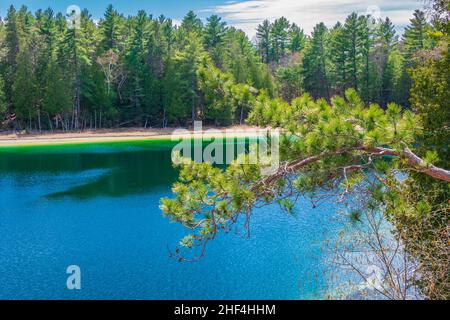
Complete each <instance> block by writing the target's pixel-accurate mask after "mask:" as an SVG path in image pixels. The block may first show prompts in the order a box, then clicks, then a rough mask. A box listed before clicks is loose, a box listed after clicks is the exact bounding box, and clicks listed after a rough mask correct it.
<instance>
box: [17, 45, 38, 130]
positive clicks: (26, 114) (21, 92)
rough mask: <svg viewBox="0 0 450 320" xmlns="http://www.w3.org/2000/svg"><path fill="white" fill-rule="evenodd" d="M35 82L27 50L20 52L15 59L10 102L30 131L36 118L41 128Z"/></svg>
mask: <svg viewBox="0 0 450 320" xmlns="http://www.w3.org/2000/svg"><path fill="white" fill-rule="evenodd" d="M37 89H38V87H37V81H36V78H35V74H34V70H33V65H32V63H31V57H30V53H29V51H28V50H25V49H24V50H22V51H20V52H19V55H18V57H17V70H16V73H15V75H14V84H13V86H12V100H13V102H14V111H15V113H16V114H17V116H18V117H19V119H22V123H25V121H24V120H25V119H28V125H29V128H30V130H32V122H33V121H34V120H35V119H36V117H37V118H38V125H37V127H38V129H40V128H41V122H40V110H39V109H38V108H37V103H38V101H37V97H38V93H37Z"/></svg>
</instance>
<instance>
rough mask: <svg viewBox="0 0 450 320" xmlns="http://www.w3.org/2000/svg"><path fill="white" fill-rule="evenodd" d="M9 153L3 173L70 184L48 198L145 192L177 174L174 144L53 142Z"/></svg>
mask: <svg viewBox="0 0 450 320" xmlns="http://www.w3.org/2000/svg"><path fill="white" fill-rule="evenodd" d="M93 150H95V152H93ZM7 154H8V157H1V156H0V174H1V173H8V174H13V175H17V177H18V181H20V177H23V178H25V179H26V177H29V176H30V174H32V175H42V176H44V177H47V178H50V179H52V180H60V182H62V184H63V185H65V187H63V188H62V189H63V190H60V191H57V192H51V193H49V194H46V195H45V198H46V199H48V200H57V199H61V198H64V197H69V198H73V199H80V200H82V199H91V198H95V197H125V196H129V195H137V194H144V193H147V192H151V191H152V190H153V189H155V188H158V187H161V186H165V185H167V184H170V183H172V182H173V181H175V180H176V178H177V175H178V174H177V170H175V169H174V168H173V166H172V162H171V144H170V142H167V143H166V144H156V145H155V144H152V143H150V144H145V143H140V144H133V143H132V144H131V145H129V146H127V147H125V148H124V145H123V144H101V145H91V146H75V147H72V148H70V149H68V148H67V146H59V147H55V146H54V147H46V148H43V149H31V148H28V149H23V150H20V149H15V150H14V151H13V152H7ZM156 164H157V165H156ZM43 182H45V180H44V181H43Z"/></svg>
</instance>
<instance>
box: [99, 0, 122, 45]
mask: <svg viewBox="0 0 450 320" xmlns="http://www.w3.org/2000/svg"><path fill="white" fill-rule="evenodd" d="M100 30H101V34H102V41H101V45H100V46H101V50H102V51H103V52H106V51H108V50H115V51H117V50H118V48H117V46H118V45H119V42H120V34H121V21H120V16H119V13H118V12H117V11H116V10H115V9H114V7H113V6H112V5H109V6H108V8H107V9H106V12H105V15H104V17H103V19H102V20H101V22H100Z"/></svg>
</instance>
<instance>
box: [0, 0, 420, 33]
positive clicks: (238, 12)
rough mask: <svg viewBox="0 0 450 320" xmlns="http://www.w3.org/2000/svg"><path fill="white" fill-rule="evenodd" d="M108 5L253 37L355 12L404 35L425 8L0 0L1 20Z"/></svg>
mask: <svg viewBox="0 0 450 320" xmlns="http://www.w3.org/2000/svg"><path fill="white" fill-rule="evenodd" d="M109 3H112V4H113V5H114V7H115V8H116V9H117V10H118V11H120V12H122V13H125V14H134V13H136V12H137V11H138V10H139V9H144V10H146V11H147V12H148V13H152V14H153V15H155V16H158V15H160V14H164V15H165V16H167V17H170V18H172V19H174V20H175V21H179V20H181V19H182V17H183V16H184V14H185V13H186V12H187V11H189V10H190V9H192V10H194V11H195V12H196V13H197V14H198V15H199V16H200V17H202V18H205V17H207V16H209V15H211V14H218V15H220V16H222V17H223V18H224V19H225V21H227V22H228V23H229V24H231V25H234V26H236V27H238V28H240V29H242V30H244V31H245V32H247V34H249V36H253V35H254V33H255V32H254V29H255V27H256V26H257V25H258V24H259V23H261V21H262V20H264V19H269V20H274V19H275V18H278V17H280V16H285V17H286V18H288V19H289V20H290V21H293V22H295V23H297V24H298V25H299V26H301V27H302V28H303V29H304V30H305V31H306V32H308V33H309V32H311V30H312V28H313V27H314V25H315V24H316V23H317V22H320V21H323V22H325V23H326V24H327V25H328V26H332V25H333V24H334V23H335V22H336V21H338V20H340V21H343V20H344V19H345V17H346V16H347V15H348V14H349V13H351V12H353V11H355V12H358V13H366V12H371V13H374V14H376V15H379V16H380V17H381V18H383V17H386V16H389V17H390V18H391V19H392V21H393V22H394V23H395V24H396V26H397V30H398V31H400V32H401V31H402V30H403V28H404V27H405V25H407V24H408V21H409V19H410V18H411V16H412V13H413V11H414V9H418V8H421V7H422V3H423V2H422V1H421V0H1V2H0V16H5V14H6V10H7V8H8V6H9V5H10V4H13V5H14V6H16V7H20V6H21V5H26V6H27V7H28V8H29V9H30V10H32V11H35V10H36V9H38V8H47V7H49V6H50V7H52V8H53V9H54V10H55V11H62V12H65V11H66V8H67V7H68V6H69V5H72V4H75V5H78V6H79V7H81V8H87V9H89V11H90V12H91V13H92V15H93V17H94V18H95V19H98V18H101V16H102V15H103V12H104V11H105V8H106V7H107V5H108V4H109Z"/></svg>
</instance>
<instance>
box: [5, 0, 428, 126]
mask: <svg viewBox="0 0 450 320" xmlns="http://www.w3.org/2000/svg"><path fill="white" fill-rule="evenodd" d="M371 19H372V18H369V17H365V16H359V15H358V14H356V13H353V14H351V15H350V16H349V17H348V18H347V19H346V21H345V23H344V24H341V23H337V24H336V25H335V27H334V28H332V29H330V30H328V29H327V28H326V27H325V25H324V24H323V23H319V24H317V25H316V27H315V28H314V31H313V32H312V34H311V35H310V36H306V35H305V34H304V32H303V30H302V29H301V27H300V26H298V25H296V24H293V23H290V22H289V21H288V20H287V19H286V18H284V17H281V18H279V19H276V20H275V21H273V22H272V23H271V22H270V21H268V20H265V21H264V22H263V23H262V24H261V25H259V26H258V28H257V33H256V43H255V44H253V43H252V41H250V39H249V38H248V36H247V35H246V34H245V33H244V32H242V31H241V30H237V29H235V28H233V27H229V26H227V25H226V23H225V22H223V21H222V20H221V18H220V17H218V16H216V15H213V16H211V17H209V18H207V19H206V21H205V23H203V22H202V20H201V19H200V18H199V17H198V16H197V15H196V14H195V13H194V12H193V11H190V12H188V13H187V15H186V16H185V17H184V18H183V21H182V23H181V26H178V27H175V26H174V25H173V24H172V21H171V20H170V19H167V18H166V17H164V16H160V17H158V18H154V17H153V16H151V15H149V14H147V13H146V12H144V11H139V12H138V13H137V14H136V15H135V16H128V17H125V16H124V15H122V14H120V13H119V12H117V10H115V9H114V8H113V6H112V5H110V6H108V7H107V9H106V11H105V14H104V16H103V18H102V19H101V20H100V21H99V23H98V24H95V23H94V22H93V19H92V17H91V15H90V14H89V12H88V11H87V10H83V11H82V13H81V23H80V26H79V28H76V29H73V28H70V26H68V24H67V21H66V17H65V16H64V15H63V14H61V13H54V12H53V11H52V9H50V8H49V9H46V10H38V11H37V12H36V13H35V14H32V13H31V12H29V11H28V9H27V8H26V7H22V8H20V10H16V9H15V8H14V7H12V6H11V7H10V8H9V10H8V13H7V16H6V19H5V22H4V23H2V24H1V25H0V48H1V49H0V76H1V77H2V78H3V81H4V86H3V95H4V100H5V102H4V103H3V107H2V110H4V111H3V114H5V116H6V113H7V114H8V115H10V116H12V115H14V114H16V115H17V118H15V121H13V122H11V121H8V122H7V123H6V125H5V126H4V128H8V127H9V128H13V127H14V128H18V127H19V126H20V127H27V128H30V129H32V130H34V129H37V128H38V127H39V126H40V127H41V128H42V129H53V128H52V126H51V123H52V121H53V119H51V121H44V122H41V121H40V119H39V118H40V116H41V112H44V113H46V114H47V115H48V116H49V117H58V119H60V120H59V121H60V122H61V124H64V126H63V128H64V129H65V130H72V129H78V130H82V129H85V128H91V127H93V128H99V127H104V126H108V127H121V126H145V127H148V126H152V127H165V126H168V125H189V124H190V123H192V121H194V120H205V121H207V122H210V123H215V124H219V123H221V124H233V123H244V122H245V118H246V115H247V114H248V113H249V112H250V111H251V109H252V108H253V104H254V101H253V99H247V98H243V97H244V96H245V97H249V96H253V97H254V96H255V95H257V92H259V91H265V92H266V93H267V94H268V95H269V96H270V97H272V98H273V97H281V98H283V99H285V100H288V101H291V100H293V99H295V98H296V97H298V96H300V95H302V94H303V93H304V92H309V93H310V94H311V95H312V96H313V97H314V98H325V99H327V100H330V99H331V96H333V95H336V94H337V95H343V94H344V92H345V91H346V90H347V89H348V88H355V89H356V90H357V92H358V94H359V95H360V96H361V97H362V98H363V101H364V102H365V104H369V102H377V103H379V104H380V105H381V106H383V107H386V106H387V104H388V103H389V102H391V101H393V102H397V103H399V104H401V105H402V106H407V105H408V104H409V102H408V99H409V88H410V87H411V85H412V82H411V78H410V76H409V75H408V73H407V68H409V67H411V66H413V65H414V63H415V62H414V61H417V59H419V57H417V55H416V54H415V53H416V52H417V51H418V50H420V49H421V48H424V49H432V48H433V47H434V46H435V45H436V40H434V37H433V36H432V34H431V33H432V32H433V30H434V29H433V27H432V25H431V24H430V23H428V22H427V21H426V20H425V17H424V15H423V13H421V12H420V11H416V12H415V16H414V18H413V19H412V20H411V26H409V27H408V28H407V30H406V33H405V36H404V39H403V41H401V42H399V41H398V39H397V36H396V35H395V31H394V26H393V25H392V23H391V21H390V20H389V19H386V20H384V21H372V20H371ZM434 24H435V25H436V23H434ZM370 26H373V28H372V27H370ZM19 59H21V60H24V59H27V61H24V62H26V63H25V64H24V66H22V67H21V69H19V68H18V60H19ZM205 61H206V62H205ZM205 63H206V67H205ZM203 67H205V68H203ZM202 68H203V69H202ZM201 69H202V71H201V73H202V74H203V79H210V80H211V79H215V78H217V79H221V78H227V79H230V80H229V82H230V83H231V84H230V88H232V89H230V90H228V91H227V92H228V93H227V95H220V94H218V93H217V92H216V91H214V90H215V89H214V90H213V91H208V90H209V88H210V86H209V85H205V83H202V82H200V81H199V79H200V78H199V71H200V70H201ZM53 73H54V75H53ZM208 73H210V74H208ZM218 73H223V74H220V75H218ZM26 74H30V75H31V77H30V78H29V79H25V78H26V77H25V76H24V75H26ZM55 79H60V80H61V81H58V80H55ZM213 82H214V81H213ZM213 82H210V83H209V84H211V83H213ZM225 82H228V80H227V81H225ZM238 85H240V86H238ZM28 86H29V88H30V90H26V91H27V94H28V95H29V96H28V99H27V101H26V102H25V101H23V100H21V97H19V95H18V90H19V89H18V88H22V89H24V88H25V87H28ZM212 87H213V88H214V86H212ZM222 87H223V86H222ZM14 88H16V89H15V90H14ZM238 88H240V89H243V90H238ZM249 89H250V90H249ZM14 91H15V93H14ZM247 91H249V92H251V94H250V95H249V94H248V92H247ZM211 92H215V93H214V94H218V96H216V97H212V96H211ZM232 92H234V93H236V94H232ZM242 92H246V93H245V94H243V93H242ZM236 96H240V97H241V98H239V99H237V100H236V99H235V98H236ZM218 97H224V99H225V101H222V102H220V103H219V100H220V99H219V98H218ZM225 97H227V98H225ZM228 98H229V99H228ZM227 99H228V100H227ZM242 99H244V100H246V101H247V102H245V103H243V104H241V103H240V102H239V101H241V100H242ZM230 103H231V104H232V103H237V105H230ZM243 106H244V107H243ZM222 107H223V108H224V109H223V110H221V109H220V108H222ZM39 123H40V125H39Z"/></svg>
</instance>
